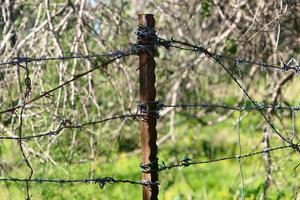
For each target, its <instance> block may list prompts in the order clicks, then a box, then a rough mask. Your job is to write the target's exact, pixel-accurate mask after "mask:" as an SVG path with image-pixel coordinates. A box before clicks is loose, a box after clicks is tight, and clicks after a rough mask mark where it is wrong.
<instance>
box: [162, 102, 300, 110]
mask: <svg viewBox="0 0 300 200" xmlns="http://www.w3.org/2000/svg"><path fill="white" fill-rule="evenodd" d="M161 107H162V108H200V109H202V108H208V109H209V108H216V109H225V110H236V111H245V110H266V109H273V110H291V111H299V110H300V105H295V106H281V105H271V104H258V105H257V106H254V105H253V106H231V105H227V104H207V103H203V104H173V105H169V104H161Z"/></svg>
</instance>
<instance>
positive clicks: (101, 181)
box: [0, 177, 158, 188]
mask: <svg viewBox="0 0 300 200" xmlns="http://www.w3.org/2000/svg"><path fill="white" fill-rule="evenodd" d="M0 182H34V183H58V184H72V183H96V184H99V186H100V187H101V188H103V187H104V185H105V184H107V183H109V184H115V183H130V184H135V185H145V186H150V185H157V184H158V183H153V182H150V181H147V180H142V181H132V180H128V179H114V178H113V177H103V178H92V179H91V178H88V179H73V180H72V179H43V178H33V179H27V178H14V177H7V178H6V177H0Z"/></svg>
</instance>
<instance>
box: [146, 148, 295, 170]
mask: <svg viewBox="0 0 300 200" xmlns="http://www.w3.org/2000/svg"><path fill="white" fill-rule="evenodd" d="M297 146H298V145H297ZM288 148H292V149H293V148H294V147H293V146H291V145H285V146H279V147H275V148H269V149H264V150H262V151H256V152H252V153H248V154H244V155H240V154H239V155H236V156H228V157H222V158H216V159H212V160H204V161H194V160H193V159H191V158H189V157H184V158H183V159H182V160H181V161H180V163H176V164H172V163H171V164H166V163H165V162H162V163H161V164H159V165H158V168H157V169H155V168H148V170H149V171H151V170H157V171H159V172H161V171H166V170H170V169H173V168H180V167H189V166H191V165H202V164H211V163H216V162H221V161H225V160H241V159H244V158H248V157H252V156H257V155H263V154H265V153H269V152H274V151H279V150H283V149H288Z"/></svg>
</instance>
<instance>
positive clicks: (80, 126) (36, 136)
mask: <svg viewBox="0 0 300 200" xmlns="http://www.w3.org/2000/svg"><path fill="white" fill-rule="evenodd" d="M138 117H142V115H139V114H131V113H130V114H124V115H119V116H113V117H109V118H105V119H101V120H96V121H91V122H86V123H83V124H74V125H73V124H71V125H64V124H65V122H64V121H63V122H62V123H61V125H60V127H59V128H58V129H57V130H54V131H48V132H46V133H42V134H38V135H30V136H22V137H21V138H20V137H17V136H0V140H32V139H35V138H41V137H46V136H53V135H58V134H59V133H60V132H61V131H62V130H64V129H80V128H83V127H85V126H89V125H95V124H100V123H105V122H108V121H113V120H117V119H120V120H125V119H126V118H133V119H135V118H138Z"/></svg>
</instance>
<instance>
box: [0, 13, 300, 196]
mask: <svg viewBox="0 0 300 200" xmlns="http://www.w3.org/2000/svg"><path fill="white" fill-rule="evenodd" d="M146 16H148V17H149V15H146ZM151 16H152V15H151ZM151 16H150V17H151ZM143 17H145V16H143ZM137 37H138V42H137V43H136V44H133V45H131V46H130V47H129V48H128V49H125V50H117V51H113V52H107V53H102V54H93V55H70V56H59V57H40V58H32V57H27V56H20V57H15V58H12V59H10V60H7V61H4V62H2V63H0V72H1V71H3V70H6V69H8V68H11V67H17V68H18V69H19V70H24V72H25V78H24V83H25V91H24V93H23V94H22V95H21V96H22V101H20V102H21V103H20V104H18V105H15V106H12V107H9V108H5V109H3V110H1V111H0V115H2V114H5V113H6V114H7V113H10V114H12V115H16V116H17V118H18V135H17V136H6V135H5V134H4V135H0V140H13V141H16V142H18V144H19V148H20V151H21V154H22V157H23V159H24V161H25V163H26V165H27V168H28V170H29V174H28V176H27V177H26V178H17V177H1V178H0V181H1V182H22V183H25V184H26V187H25V188H26V199H28V200H29V199H31V198H32V196H31V193H30V183H56V184H77V183H78V184H80V183H83V184H88V183H94V184H98V185H99V187H100V188H101V189H102V188H103V187H104V186H105V185H107V184H117V183H118V184H121V183H122V184H134V185H141V186H143V187H144V188H146V189H147V190H149V191H150V193H151V189H152V188H153V186H155V187H158V185H159V182H158V180H154V181H153V180H152V179H142V180H140V181H135V180H129V179H117V178H114V177H106V176H105V177H98V178H93V179H91V178H84V179H73V180H72V179H60V178H58V179H47V178H37V177H35V176H34V170H33V168H32V166H31V163H30V161H29V160H28V155H26V153H25V152H24V150H23V145H24V144H25V143H26V141H28V140H33V139H36V138H43V137H53V136H56V135H59V134H60V133H61V132H62V131H63V130H65V129H83V128H85V127H88V126H93V125H95V124H101V123H106V122H107V121H116V120H119V121H124V120H126V119H132V120H134V121H140V122H141V121H146V122H147V123H148V121H149V119H155V120H159V118H160V117H161V116H160V113H161V111H162V110H164V109H166V108H171V109H177V108H180V109H182V110H187V109H191V108H193V109H202V110H205V109H210V110H220V109H222V110H225V111H229V110H232V111H239V113H240V114H239V118H238V145H239V154H238V155H233V156H226V157H220V158H215V159H209V160H195V159H192V158H189V157H184V158H183V159H181V161H180V162H178V163H166V162H164V161H162V162H161V163H159V162H158V161H157V160H155V159H154V160H150V162H148V163H142V164H141V165H140V166H139V167H140V168H141V172H142V173H143V174H149V173H152V172H155V173H158V172H163V171H167V170H171V169H173V168H181V167H192V166H195V165H205V164H211V163H216V162H222V161H226V160H237V161H238V162H239V166H240V173H241V179H242V198H243V199H244V198H245V191H244V190H245V185H244V177H243V164H242V162H243V160H244V159H247V158H249V157H253V156H258V155H267V154H269V153H271V152H277V151H283V150H292V151H295V152H296V153H300V146H299V143H297V142H295V141H296V140H295V138H292V139H290V138H288V137H286V136H284V135H283V134H282V133H281V132H280V131H279V130H278V129H277V127H276V126H275V125H274V123H273V122H272V121H271V119H270V118H268V115H267V114H266V113H265V112H272V111H277V110H287V111H290V112H291V113H292V116H293V123H294V124H295V112H298V111H299V110H300V105H287V104H280V103H276V104H266V103H260V102H256V101H255V100H254V99H253V97H252V96H250V94H249V92H248V91H247V90H246V88H245V86H244V85H243V84H242V83H241V81H240V79H242V76H241V72H240V71H239V77H236V76H235V75H234V74H233V73H232V72H231V71H230V70H229V69H228V67H227V66H226V65H225V64H224V62H223V61H224V60H227V61H233V62H234V63H235V64H236V66H237V68H238V70H239V69H240V67H241V65H243V64H250V65H257V66H260V67H261V68H262V69H263V70H278V71H281V72H287V71H291V72H292V74H299V73H300V65H299V62H298V61H297V60H296V59H295V58H291V59H289V60H288V61H286V62H283V61H282V63H281V64H280V65H273V64H268V63H265V62H260V61H254V60H247V59H245V58H238V57H230V56H226V55H222V54H218V53H214V52H210V51H209V50H208V48H207V47H205V46H201V45H194V44H191V43H188V42H186V41H179V40H175V39H174V38H171V39H164V38H160V37H158V36H157V35H156V31H155V29H154V27H153V28H151V27H141V26H140V27H139V29H138V31H137ZM141 41H143V42H141ZM145 41H146V42H145ZM160 47H164V48H165V49H167V50H168V51H171V50H178V51H189V52H194V53H196V54H197V55H199V56H200V55H201V56H203V55H204V56H205V57H207V58H208V59H210V60H212V61H214V62H215V63H217V64H218V66H220V67H221V68H222V69H223V70H224V71H225V72H226V73H227V74H228V76H229V77H230V78H231V79H232V80H233V81H234V82H235V84H236V85H237V87H238V88H239V89H240V90H241V92H242V93H243V95H244V96H243V98H244V105H227V104H213V103H201V104H199V103H196V104H194V103H181V104H167V103H164V102H161V101H153V102H149V101H146V102H143V101H140V102H138V105H137V106H136V108H134V109H129V111H128V113H125V114H120V115H114V116H110V117H107V118H102V119H98V120H94V121H89V122H84V123H81V124H80V123H75V122H72V120H70V119H62V120H61V122H60V124H59V126H58V127H57V128H56V129H53V130H51V131H48V132H45V133H40V134H35V135H29V136H28V135H26V136H24V135H23V130H22V127H23V114H24V111H25V110H26V109H27V108H28V106H29V105H30V104H32V103H33V102H35V101H38V100H40V99H43V98H45V97H47V96H48V95H51V94H52V93H53V92H55V91H56V90H58V89H60V88H63V87H65V86H66V85H68V84H70V83H72V82H75V81H76V80H78V79H80V78H82V77H85V76H87V75H88V74H91V73H93V72H94V71H96V70H98V69H100V68H104V67H107V66H108V65H110V64H112V63H114V62H115V61H117V60H120V59H124V58H126V57H129V56H136V55H139V56H140V55H141V54H142V55H146V63H144V64H143V63H142V64H141V66H144V65H147V64H149V63H148V62H149V60H150V59H153V58H154V55H153V50H152V49H153V48H160ZM74 59H100V61H101V62H100V63H98V64H99V65H97V66H93V68H92V69H90V70H88V71H85V72H82V73H80V74H77V75H75V76H74V77H73V78H71V79H69V80H67V81H65V82H63V83H61V84H60V85H58V86H56V87H54V88H52V89H50V90H47V91H45V92H43V93H42V94H40V95H38V96H35V97H33V98H31V99H30V93H31V91H32V90H33V87H32V85H31V79H30V64H31V63H33V62H48V61H60V62H64V61H65V60H74ZM141 66H140V68H141ZM246 100H250V102H251V105H249V104H247V103H246ZM150 104H151V105H152V106H149V105H150ZM18 110H19V113H17V112H16V111H18ZM244 111H253V112H258V113H259V114H260V115H261V116H262V117H263V118H264V120H265V122H266V123H267V124H268V126H269V127H270V128H271V129H272V131H273V133H274V134H275V135H277V136H278V138H280V140H281V141H282V142H283V143H284V145H281V146H277V147H270V146H266V147H265V148H264V149H262V150H260V151H253V152H248V153H244V154H243V153H242V146H241V141H240V134H242V133H241V131H240V123H241V115H242V113H243V112H244ZM154 129H155V127H154ZM293 134H296V131H295V126H293ZM155 140H156V137H155ZM152 142H153V141H152ZM155 142H156V141H154V143H155ZM151 151H152V150H151V148H150V153H151ZM142 153H143V152H142ZM156 153H157V152H155V156H154V157H156ZM297 167H298V166H296V167H295V168H297ZM33 177H34V178H33ZM152 195H153V196H151V199H157V194H152ZM144 199H146V198H144Z"/></svg>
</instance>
